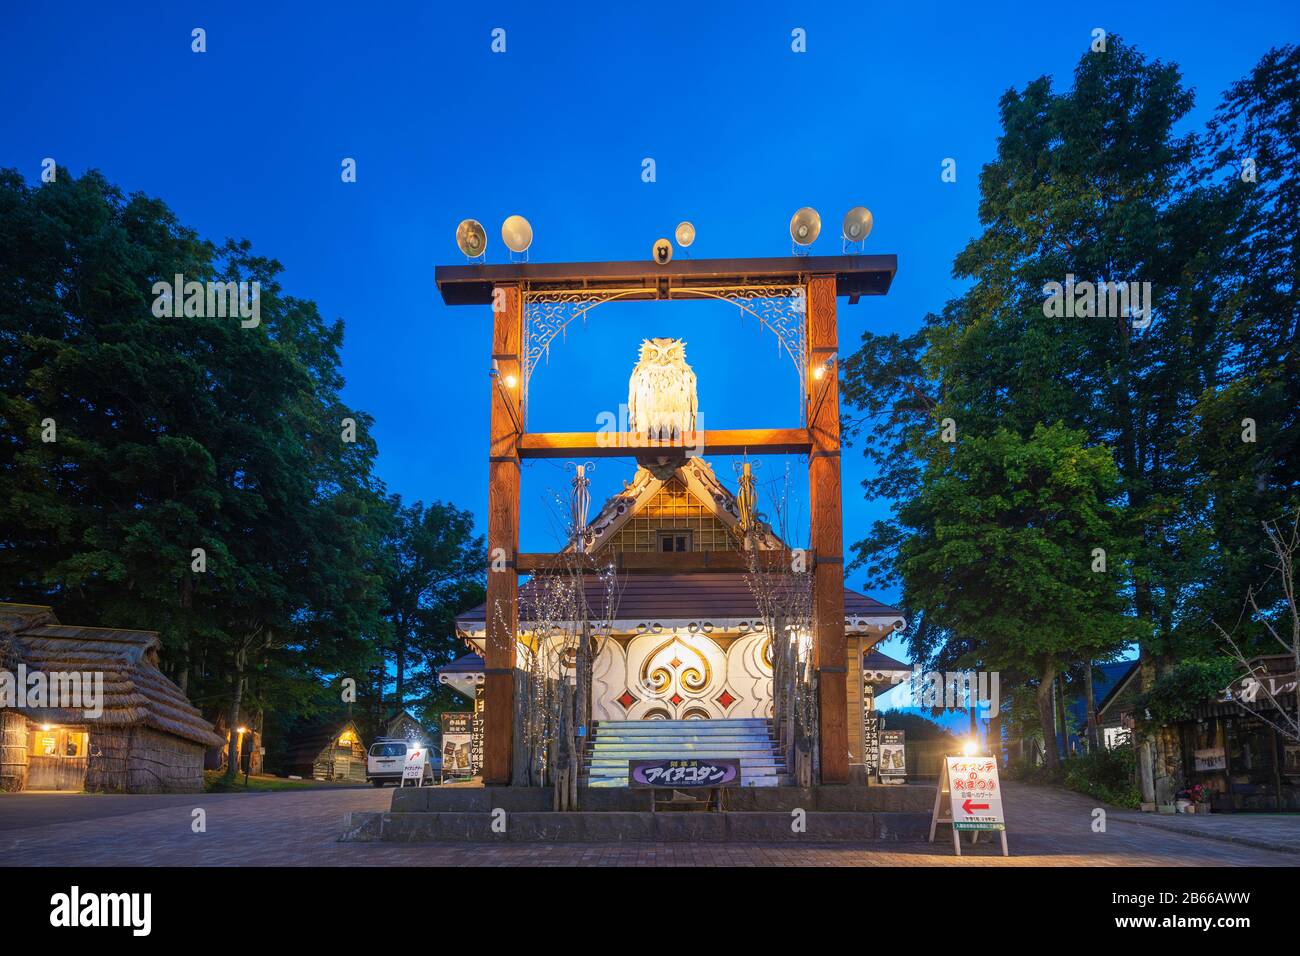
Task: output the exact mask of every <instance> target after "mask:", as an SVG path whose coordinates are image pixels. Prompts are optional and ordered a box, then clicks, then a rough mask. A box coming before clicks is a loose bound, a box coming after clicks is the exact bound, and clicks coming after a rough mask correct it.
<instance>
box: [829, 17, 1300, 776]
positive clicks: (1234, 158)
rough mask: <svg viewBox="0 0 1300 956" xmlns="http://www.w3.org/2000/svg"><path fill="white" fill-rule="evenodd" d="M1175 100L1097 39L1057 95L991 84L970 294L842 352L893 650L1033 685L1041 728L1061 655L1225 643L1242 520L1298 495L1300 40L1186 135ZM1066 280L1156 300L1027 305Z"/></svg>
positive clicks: (1170, 652) (1160, 664) (870, 557)
mask: <svg viewBox="0 0 1300 956" xmlns="http://www.w3.org/2000/svg"><path fill="white" fill-rule="evenodd" d="M1192 105H1193V94H1192V91H1191V90H1189V89H1187V88H1186V87H1185V86H1184V85H1183V83H1182V80H1181V77H1180V75H1179V71H1178V69H1177V67H1176V66H1174V65H1173V64H1170V63H1164V62H1161V61H1159V60H1150V59H1148V58H1147V57H1145V56H1144V55H1142V54H1141V53H1140V52H1138V51H1137V50H1136V49H1134V48H1133V47H1132V46H1131V45H1129V44H1127V43H1125V42H1123V41H1122V40H1121V39H1119V38H1117V37H1113V36H1112V37H1110V38H1108V42H1107V48H1106V50H1105V51H1104V52H1089V53H1086V54H1084V56H1083V57H1082V58H1081V59H1080V61H1079V64H1078V66H1077V68H1076V70H1075V72H1074V76H1073V82H1072V83H1071V84H1069V85H1068V87H1066V88H1055V87H1054V86H1053V83H1052V82H1051V80H1050V79H1049V78H1047V77H1042V78H1039V79H1037V80H1034V81H1032V82H1030V83H1029V84H1027V85H1026V86H1025V87H1024V88H1023V89H1018V90H1009V91H1008V92H1007V93H1006V94H1005V95H1004V96H1003V98H1002V101H1001V119H1002V136H1001V138H1000V140H999V142H998V147H997V154H996V156H995V158H994V159H993V160H992V161H991V162H990V163H988V164H987V165H986V166H985V167H984V169H983V171H982V172H981V175H980V195H981V201H980V210H979V212H980V222H981V225H982V231H981V232H980V234H979V235H977V236H976V237H975V238H974V239H972V240H971V242H970V243H969V244H968V245H967V246H966V248H965V249H964V250H963V251H962V252H961V253H960V254H958V256H957V257H956V260H955V262H954V268H953V274H954V276H955V277H956V278H958V279H961V280H965V281H966V282H967V283H968V286H967V288H966V291H964V292H963V293H962V294H961V295H959V296H957V297H956V298H954V299H952V300H950V301H949V302H948V303H947V304H946V305H945V306H944V308H943V309H942V311H941V312H939V313H938V314H931V315H928V316H926V317H925V319H924V322H923V323H922V325H921V327H920V329H919V330H918V331H916V332H915V333H913V334H911V335H909V336H900V335H897V334H892V335H879V334H875V333H871V332H868V333H866V334H865V335H864V336H863V340H862V344H861V346H860V348H859V349H858V351H857V352H856V353H855V354H854V355H853V356H852V357H851V359H849V360H848V361H847V362H846V364H845V371H844V394H845V396H846V398H847V400H848V401H849V402H850V403H851V404H853V405H855V406H856V407H857V408H858V409H859V411H860V412H861V417H860V418H859V419H858V420H857V422H856V428H857V430H859V431H863V432H869V433H870V435H871V440H870V441H869V442H864V449H865V454H866V456H867V458H868V460H869V462H870V463H871V464H872V466H873V474H872V477H871V478H870V479H869V480H868V481H867V482H865V485H866V492H867V494H868V496H869V497H873V498H876V497H881V498H887V499H890V500H892V502H893V503H894V511H893V514H892V516H891V517H890V518H889V519H888V520H885V521H881V522H878V523H877V524H876V525H875V526H874V527H873V528H872V530H871V532H870V533H869V534H868V535H867V536H866V537H865V538H863V539H862V540H860V541H858V542H857V543H856V545H855V550H856V554H857V559H856V563H857V565H858V566H860V567H863V568H865V569H866V571H867V573H868V576H869V580H870V583H871V584H872V585H874V586H877V587H887V586H895V585H896V586H899V587H900V588H901V591H902V596H903V603H904V606H905V609H906V610H907V612H908V617H909V620H910V630H909V632H908V639H909V641H910V644H911V650H912V652H913V654H914V655H916V656H917V657H918V658H919V659H921V660H924V661H926V662H928V663H929V664H931V665H934V666H953V665H955V666H965V667H987V668H1000V669H1002V670H1003V674H1004V679H1005V678H1006V677H1007V676H1008V675H1010V676H1011V677H1012V678H1014V680H1015V681H1016V682H1019V683H1021V684H1022V686H1024V685H1028V686H1031V687H1036V688H1037V690H1038V696H1039V707H1038V713H1039V723H1040V724H1041V725H1043V726H1049V725H1050V719H1051V709H1050V708H1051V703H1050V700H1051V695H1050V684H1051V683H1052V682H1053V678H1054V677H1056V679H1057V680H1060V679H1061V678H1060V677H1059V676H1057V675H1061V674H1063V673H1065V672H1066V671H1067V669H1068V668H1070V667H1071V666H1073V667H1075V669H1076V670H1077V671H1079V672H1080V673H1082V668H1080V667H1079V666H1078V665H1080V664H1083V663H1085V662H1086V661H1097V660H1106V659H1108V658H1110V657H1112V656H1113V655H1114V654H1115V653H1116V652H1117V651H1118V650H1119V649H1120V648H1122V647H1124V646H1125V645H1126V644H1129V643H1130V642H1135V643H1136V645H1137V646H1138V647H1139V649H1140V652H1141V655H1142V657H1143V660H1144V662H1147V663H1148V664H1149V669H1150V670H1151V671H1159V670H1161V669H1164V668H1167V667H1170V666H1172V664H1173V662H1174V661H1175V660H1177V659H1187V658H1190V657H1212V656H1215V655H1216V654H1219V653H1220V650H1219V648H1218V647H1217V641H1216V634H1215V631H1214V630H1213V628H1212V626H1211V624H1210V621H1211V619H1212V618H1218V619H1222V620H1228V621H1233V620H1236V619H1237V616H1238V613H1239V610H1240V601H1241V596H1242V595H1243V594H1244V593H1245V589H1246V585H1247V584H1249V583H1251V582H1254V581H1258V580H1260V579H1261V578H1263V577H1264V576H1265V574H1266V569H1265V568H1264V566H1263V565H1264V562H1265V555H1264V553H1263V551H1262V550H1261V548H1260V547H1259V540H1260V524H1259V522H1260V521H1261V520H1263V519H1265V518H1276V517H1278V516H1279V515H1281V514H1283V513H1286V512H1287V511H1288V510H1289V509H1290V508H1294V507H1295V505H1296V504H1297V503H1298V502H1300V467H1298V466H1297V448H1296V442H1297V440H1298V439H1300V427H1297V425H1298V423H1297V419H1296V416H1297V409H1300V300H1298V299H1297V289H1296V276H1297V274H1300V242H1298V241H1297V223H1298V222H1300V216H1298V215H1297V213H1298V212H1300V210H1297V204H1298V203H1300V162H1297V158H1298V156H1300V48H1297V47H1295V46H1287V47H1284V48H1281V49H1277V50H1272V51H1270V52H1269V53H1268V54H1267V55H1266V56H1265V57H1264V58H1263V59H1262V60H1261V61H1260V63H1259V64H1258V65H1257V66H1256V68H1255V69H1254V70H1253V71H1252V72H1251V74H1250V75H1249V76H1247V77H1246V78H1244V79H1243V80H1242V81H1241V82H1239V83H1237V84H1234V85H1233V87H1232V88H1231V89H1230V90H1229V91H1228V93H1227V96H1226V97H1225V99H1224V101H1223V103H1222V105H1221V106H1220V108H1219V110H1218V112H1217V113H1216V115H1215V118H1214V120H1213V122H1212V123H1211V124H1210V125H1209V126H1208V127H1207V128H1206V129H1204V130H1200V131H1196V130H1191V131H1187V130H1186V127H1185V125H1184V123H1183V121H1184V120H1185V117H1186V116H1187V113H1188V111H1189V110H1190V109H1191V107H1192ZM1085 281H1087V282H1091V283H1097V284H1101V283H1108V282H1109V283H1138V284H1139V285H1138V288H1139V289H1141V288H1142V286H1141V283H1150V287H1149V288H1150V299H1149V304H1150V311H1149V313H1145V314H1144V313H1121V312H1118V311H1113V310H1111V309H1106V310H1102V312H1098V310H1095V309H1092V308H1082V307H1081V308H1080V309H1078V310H1077V311H1076V310H1070V311H1069V312H1066V311H1064V310H1062V309H1061V308H1059V307H1056V306H1057V305H1058V304H1059V303H1054V302H1051V301H1048V294H1049V291H1051V290H1052V289H1053V287H1052V286H1050V285H1049V283H1057V284H1058V286H1057V287H1056V288H1058V289H1059V288H1060V287H1067V288H1068V287H1069V284H1070V283H1072V282H1078V283H1082V282H1085ZM1103 312H1104V314H1102V313H1103ZM1029 460H1037V461H1038V462H1039V463H1040V471H1039V473H1037V474H1035V473H1034V471H1033V470H1032V469H1031V470H1029V471H1027V470H1026V469H1025V467H1024V462H1026V461H1029ZM1053 462H1055V463H1056V464H1055V465H1054V464H1053ZM1054 475H1064V476H1066V477H1067V478H1068V484H1067V486H1065V487H1063V488H1060V489H1054V488H1053V487H1052V486H1051V484H1050V480H1054V478H1053V476H1054ZM1045 479H1048V480H1047V482H1046V483H1045ZM1044 506H1046V507H1044ZM1081 508H1082V509H1083V510H1082V511H1081V510H1080V509H1081ZM1097 549H1100V550H1101V551H1102V552H1104V558H1105V560H1104V570H1099V568H1100V567H1103V565H1101V564H1099V563H1098V562H1097V560H1096V555H1097V553H1098V551H1097ZM1029 729H1031V728H1025V730H1026V731H1028V730H1029ZM1048 736H1050V734H1049V735H1048ZM1054 751H1055V748H1050V747H1049V751H1048V758H1049V760H1051V759H1052V758H1053V757H1054Z"/></svg>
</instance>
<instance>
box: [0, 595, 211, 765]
mask: <svg viewBox="0 0 1300 956" xmlns="http://www.w3.org/2000/svg"><path fill="white" fill-rule="evenodd" d="M161 648H162V641H161V640H159V638H158V634H157V632H156V631H134V630H126V629H122V628H101V627H73V626H70V625H64V624H59V623H58V620H57V619H56V618H55V616H54V613H53V612H52V611H51V610H50V609H49V608H48V607H36V606H32V605H25V604H0V666H3V667H5V668H6V669H9V670H12V669H13V668H12V667H11V666H9V665H7V664H4V663H3V659H5V658H8V659H11V660H12V659H15V658H16V660H15V661H14V666H16V664H17V663H24V664H26V665H27V668H28V670H41V671H44V672H46V673H51V672H56V671H65V672H67V671H82V672H86V671H89V672H92V673H102V674H103V675H104V700H103V711H104V712H103V714H102V715H101V716H99V717H98V718H88V717H87V716H86V715H85V713H84V712H83V711H81V710H69V709H60V708H53V707H44V708H35V707H26V708H20V710H21V711H22V713H24V714H25V715H26V716H27V717H28V718H30V719H31V720H34V721H37V722H40V723H52V724H54V723H57V724H89V725H92V726H93V725H96V724H103V725H109V726H134V725H143V726H146V727H151V728H153V729H154V730H158V731H161V732H162V733H165V734H172V735H174V736H176V737H181V738H184V739H185V740H192V741H194V742H195V743H198V744H202V745H203V746H205V747H210V746H215V745H217V744H219V743H221V742H222V741H221V738H220V737H218V736H217V735H216V734H215V733H213V731H212V725H211V724H209V723H208V722H207V721H206V720H204V719H203V717H202V716H201V715H200V713H199V711H198V708H196V707H195V706H194V705H193V704H191V703H190V702H189V700H188V699H187V698H186V697H185V692H184V691H182V690H181V689H180V688H179V687H177V686H176V685H175V684H174V683H172V681H171V680H169V679H168V678H167V677H166V676H165V675H164V674H163V672H162V671H160V670H159V669H158V653H159V651H160V650H161Z"/></svg>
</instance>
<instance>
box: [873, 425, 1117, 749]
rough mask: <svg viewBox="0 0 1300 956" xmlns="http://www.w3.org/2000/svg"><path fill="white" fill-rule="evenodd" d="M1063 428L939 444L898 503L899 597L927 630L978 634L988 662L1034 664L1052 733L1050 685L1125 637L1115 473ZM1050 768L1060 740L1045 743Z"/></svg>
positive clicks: (983, 661) (978, 650)
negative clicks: (1110, 550) (1100, 549)
mask: <svg viewBox="0 0 1300 956" xmlns="http://www.w3.org/2000/svg"><path fill="white" fill-rule="evenodd" d="M1082 439H1083V436H1082V434H1081V433H1079V432H1074V431H1071V430H1069V429H1066V428H1064V427H1063V426H1061V425H1059V424H1058V425H1051V426H1043V425H1039V426H1036V427H1035V428H1034V430H1033V432H1032V433H1031V434H1030V436H1029V437H1028V438H1024V439H1022V438H1021V437H1019V436H1018V435H1017V434H1016V433H1015V432H1013V431H1010V430H1009V429H998V430H996V431H995V432H993V433H992V434H991V435H990V436H988V437H983V436H972V437H969V438H967V439H965V440H964V441H961V442H958V443H955V444H953V445H949V446H947V447H945V446H944V445H943V443H942V442H935V447H934V450H933V455H932V457H931V458H930V460H929V461H928V462H927V463H926V466H925V471H924V475H923V478H922V483H921V488H920V491H919V493H918V494H917V495H916V497H914V498H913V499H911V500H910V501H908V502H907V504H906V505H905V506H904V507H903V508H902V509H901V511H900V520H901V522H902V523H903V525H904V527H906V528H907V530H908V531H909V532H910V533H909V534H908V535H907V537H906V539H905V540H904V542H903V543H902V545H901V547H900V553H899V563H900V570H901V573H902V576H903V581H904V602H905V604H906V605H907V606H909V607H923V608H925V609H926V611H925V616H926V618H927V619H928V623H929V627H930V628H931V629H932V631H934V632H940V633H944V634H952V635H960V636H963V637H968V638H972V637H973V638H975V639H976V641H977V646H976V647H974V648H972V650H971V653H972V655H977V656H978V663H979V664H980V665H982V666H983V667H985V668H988V669H992V670H1003V669H1007V670H1012V669H1016V668H1025V667H1026V665H1031V666H1032V673H1033V674H1034V675H1035V676H1036V677H1037V679H1038V692H1037V702H1038V713H1039V718H1040V720H1041V722H1042V727H1043V733H1044V740H1045V741H1046V740H1050V739H1051V736H1052V728H1053V726H1054V720H1053V715H1052V685H1053V682H1054V681H1055V679H1056V677H1057V675H1058V674H1060V673H1062V671H1063V670H1064V668H1065V666H1066V665H1068V664H1069V663H1070V662H1071V661H1074V660H1077V659H1078V658H1079V656H1080V655H1087V656H1088V657H1089V658H1098V657H1101V658H1104V657H1107V656H1110V655H1112V654H1114V652H1115V651H1116V650H1117V649H1118V648H1120V647H1121V646H1123V645H1124V644H1125V643H1126V642H1127V641H1128V640H1131V638H1132V627H1131V624H1132V621H1131V619H1130V618H1128V617H1127V616H1126V613H1125V612H1126V610H1127V608H1126V601H1125V599H1124V595H1123V593H1122V581H1121V577H1120V573H1119V572H1120V570H1121V569H1120V568H1119V567H1117V566H1116V559H1117V558H1118V556H1119V555H1118V554H1111V555H1110V556H1109V560H1110V561H1111V562H1112V563H1111V564H1110V565H1108V566H1107V568H1106V570H1098V568H1099V567H1100V565H1099V564H1098V562H1097V558H1096V557H1095V556H1094V553H1093V548H1094V547H1095V546H1096V544H1097V542H1107V543H1109V542H1115V541H1119V540H1122V539H1123V531H1122V524H1123V516H1122V513H1121V509H1120V508H1119V506H1118V504H1117V499H1118V496H1119V488H1120V485H1119V475H1118V472H1117V470H1116V468H1115V465H1114V462H1113V460H1112V459H1111V456H1110V452H1109V451H1108V450H1107V449H1105V448H1099V447H1086V446H1085V445H1084V444H1083V440H1082ZM1047 755H1048V760H1049V763H1051V764H1052V765H1055V762H1056V748H1055V747H1054V746H1049V747H1047Z"/></svg>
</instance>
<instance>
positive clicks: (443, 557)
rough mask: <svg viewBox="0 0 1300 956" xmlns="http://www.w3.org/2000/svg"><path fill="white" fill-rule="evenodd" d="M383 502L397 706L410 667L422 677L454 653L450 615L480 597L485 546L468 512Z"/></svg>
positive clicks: (397, 499)
mask: <svg viewBox="0 0 1300 956" xmlns="http://www.w3.org/2000/svg"><path fill="white" fill-rule="evenodd" d="M388 507H389V509H390V522H389V526H388V533H387V535H386V536H385V538H384V542H383V549H384V554H385V558H386V565H385V569H384V599H385V603H384V616H385V617H386V618H387V620H388V622H389V625H390V628H389V633H390V646H391V649H392V654H393V665H394V671H395V677H396V699H395V706H396V707H397V708H398V709H401V708H402V707H403V706H404V705H405V702H406V699H407V696H408V685H409V682H410V677H411V675H412V672H413V671H414V672H417V673H420V674H422V675H423V676H424V677H425V678H429V677H431V675H432V671H431V670H430V668H436V667H437V666H438V665H440V664H446V663H449V662H450V661H451V660H453V659H454V658H455V657H456V654H457V651H458V650H459V647H458V645H457V642H456V638H455V632H456V624H455V618H456V614H458V613H459V612H460V611H463V610H465V609H466V608H468V607H472V606H474V605H475V604H478V603H479V602H481V601H482V600H483V598H484V595H485V591H484V581H483V567H484V553H485V545H484V543H483V538H482V536H481V535H480V536H475V535H474V519H473V517H472V516H471V515H470V514H469V512H467V511H462V510H460V509H459V508H457V507H456V506H455V505H450V504H444V503H443V502H440V501H434V502H431V503H430V504H429V505H427V506H426V505H425V504H423V503H422V502H419V501H417V502H415V503H414V504H412V505H407V506H403V505H402V501H401V498H400V497H398V496H396V495H394V496H393V497H391V498H390V499H389V500H388ZM433 686H434V685H429V686H427V687H426V690H432V689H433Z"/></svg>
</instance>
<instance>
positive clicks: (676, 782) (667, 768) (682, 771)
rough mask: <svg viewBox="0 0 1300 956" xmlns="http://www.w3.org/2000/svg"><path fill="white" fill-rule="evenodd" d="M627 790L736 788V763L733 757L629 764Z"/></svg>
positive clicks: (633, 762)
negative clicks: (649, 788) (633, 788)
mask: <svg viewBox="0 0 1300 956" xmlns="http://www.w3.org/2000/svg"><path fill="white" fill-rule="evenodd" d="M627 769H628V786H630V787H641V788H644V787H673V788H674V789H679V788H686V787H739V786H740V761H739V760H738V759H736V758H734V757H715V758H711V759H705V758H698V759H692V760H629V761H628V768H627Z"/></svg>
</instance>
